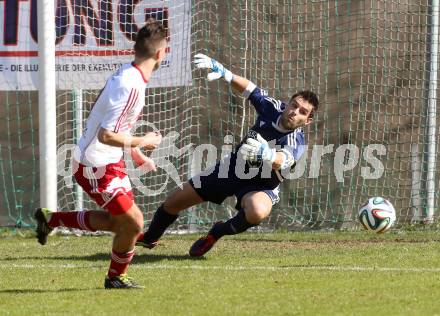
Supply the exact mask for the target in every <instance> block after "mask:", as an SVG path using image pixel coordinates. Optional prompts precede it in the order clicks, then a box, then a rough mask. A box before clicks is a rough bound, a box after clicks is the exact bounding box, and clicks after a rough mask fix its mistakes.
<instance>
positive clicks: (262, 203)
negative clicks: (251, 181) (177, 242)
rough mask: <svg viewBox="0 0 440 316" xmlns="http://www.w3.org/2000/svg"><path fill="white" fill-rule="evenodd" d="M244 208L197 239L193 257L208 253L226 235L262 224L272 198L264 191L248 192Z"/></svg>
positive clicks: (190, 253)
mask: <svg viewBox="0 0 440 316" xmlns="http://www.w3.org/2000/svg"><path fill="white" fill-rule="evenodd" d="M241 207H242V209H241V210H240V211H238V213H237V215H235V216H234V217H233V218H231V219H229V220H228V221H226V222H224V223H223V222H218V223H215V224H214V226H212V228H211V230H210V231H209V232H208V234H207V235H206V236H204V237H202V238H200V239H199V240H197V241H196V242H195V243H194V244H193V245H192V246H191V248H190V250H189V255H190V256H191V257H200V256H203V255H204V254H205V253H207V252H208V251H209V250H210V249H211V248H212V247H213V246H214V244H215V243H216V242H217V241H218V240H219V239H220V238H221V237H223V236H225V235H235V234H239V233H242V232H244V231H246V230H248V229H249V228H251V227H253V226H257V225H258V224H260V223H261V222H262V221H263V220H264V219H265V218H266V217H268V216H269V214H270V212H271V210H272V200H271V199H270V197H269V196H268V195H267V194H266V193H264V192H259V191H258V192H248V193H247V194H246V195H245V196H243V198H242V200H241Z"/></svg>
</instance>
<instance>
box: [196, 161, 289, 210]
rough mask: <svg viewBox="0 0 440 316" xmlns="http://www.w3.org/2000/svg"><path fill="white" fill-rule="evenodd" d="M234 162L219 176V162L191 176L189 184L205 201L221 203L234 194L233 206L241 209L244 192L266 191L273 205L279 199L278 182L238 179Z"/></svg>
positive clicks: (259, 179)
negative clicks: (234, 202)
mask: <svg viewBox="0 0 440 316" xmlns="http://www.w3.org/2000/svg"><path fill="white" fill-rule="evenodd" d="M234 166H235V164H232V163H231V167H230V168H229V171H228V172H227V174H225V175H224V176H223V177H220V176H219V175H220V172H219V170H220V162H217V164H216V165H215V166H213V167H211V168H208V169H207V170H206V171H203V172H202V173H200V174H199V175H197V176H195V177H193V178H191V179H190V180H189V184H190V185H191V186H192V187H193V188H194V190H195V191H196V192H197V194H198V195H199V196H200V197H201V198H202V199H203V200H204V201H207V202H212V203H216V204H221V203H222V202H223V201H224V200H225V199H226V198H227V197H229V196H233V195H235V197H236V198H237V204H236V205H235V208H236V209H237V210H240V209H241V199H242V198H243V196H245V195H246V193H249V192H253V191H260V192H264V193H266V194H267V195H268V196H269V198H270V199H271V201H272V205H275V204H276V203H278V201H279V200H280V198H279V196H278V194H279V187H278V184H276V185H275V187H274V183H273V181H267V180H266V179H261V178H258V177H256V178H253V179H240V178H239V177H237V176H236V174H235V172H234Z"/></svg>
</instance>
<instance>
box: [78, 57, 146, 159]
mask: <svg viewBox="0 0 440 316" xmlns="http://www.w3.org/2000/svg"><path fill="white" fill-rule="evenodd" d="M146 85H147V80H145V78H144V76H143V74H142V72H141V70H140V69H139V68H138V67H137V66H136V65H135V64H134V63H131V64H124V65H122V66H121V68H119V69H118V71H116V72H115V73H114V74H113V75H112V76H111V77H110V78H109V79H108V80H107V83H106V85H105V87H104V89H102V91H101V93H100V94H99V96H98V98H97V99H96V101H95V104H94V105H93V108H92V110H91V112H90V114H89V117H88V118H87V125H86V128H85V130H84V132H83V134H82V136H81V138H80V140H79V142H78V148H77V151H76V154H75V159H76V160H78V161H79V162H80V163H82V164H83V165H86V166H89V167H92V166H93V167H100V166H104V165H108V164H110V163H116V162H118V161H119V160H120V159H121V158H122V155H123V148H120V147H114V146H109V145H106V144H103V143H101V142H100V141H99V140H98V132H99V129H100V128H101V127H103V128H105V129H108V130H110V131H112V132H115V133H126V134H129V133H130V129H131V127H132V126H133V125H134V123H135V122H136V120H137V119H138V117H139V115H140V114H141V112H142V108H143V107H144V105H145V89H146ZM78 149H79V151H80V152H78Z"/></svg>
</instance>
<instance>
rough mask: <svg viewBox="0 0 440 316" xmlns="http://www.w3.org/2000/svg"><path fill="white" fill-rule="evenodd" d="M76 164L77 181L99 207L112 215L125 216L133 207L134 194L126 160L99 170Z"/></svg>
mask: <svg viewBox="0 0 440 316" xmlns="http://www.w3.org/2000/svg"><path fill="white" fill-rule="evenodd" d="M75 163H76V166H77V168H76V172H75V174H74V176H75V179H76V181H77V182H78V184H79V185H80V186H81V187H82V188H83V190H84V191H85V192H87V194H88V195H89V196H90V197H91V198H92V199H93V200H95V202H96V203H97V204H98V205H99V206H101V207H102V208H105V209H106V210H108V211H109V213H110V214H112V215H119V214H123V213H125V212H127V211H128V210H129V209H130V208H131V207H132V206H133V192H132V189H131V184H130V180H129V178H128V175H127V172H126V171H125V162H124V160H122V159H121V160H120V161H119V162H117V163H111V164H108V165H106V166H103V167H99V168H97V167H86V166H84V165H83V164H81V163H77V162H75ZM76 166H75V167H76Z"/></svg>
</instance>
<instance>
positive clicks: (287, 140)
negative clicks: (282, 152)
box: [249, 87, 306, 161]
mask: <svg viewBox="0 0 440 316" xmlns="http://www.w3.org/2000/svg"><path fill="white" fill-rule="evenodd" d="M249 101H251V103H252V105H253V106H254V107H255V110H256V111H257V113H258V117H257V121H256V122H255V124H254V126H252V128H251V130H253V131H255V132H257V133H259V134H260V135H261V136H262V137H263V138H264V139H265V140H266V141H267V142H270V141H273V140H275V145H278V146H279V147H280V148H284V149H286V150H288V151H289V152H290V153H291V154H292V155H293V157H294V158H295V161H298V160H299V158H300V157H301V155H302V154H303V153H304V149H305V148H304V145H305V144H306V142H305V137H304V132H303V130H302V128H301V127H299V128H297V129H296V130H294V131H290V130H283V129H281V128H280V127H279V125H278V123H279V120H280V118H281V113H282V112H283V111H284V108H285V107H286V104H285V103H284V102H282V101H280V100H276V99H273V98H271V97H268V96H267V93H266V92H265V91H264V90H261V89H260V88H258V87H257V88H255V90H254V91H253V92H252V93H251V94H250V96H249ZM277 148H278V147H277Z"/></svg>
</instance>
